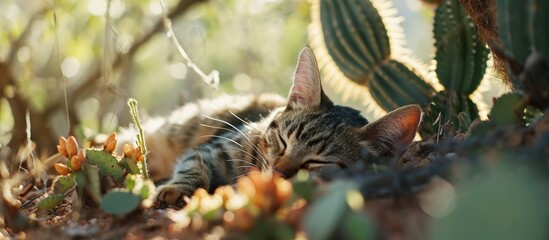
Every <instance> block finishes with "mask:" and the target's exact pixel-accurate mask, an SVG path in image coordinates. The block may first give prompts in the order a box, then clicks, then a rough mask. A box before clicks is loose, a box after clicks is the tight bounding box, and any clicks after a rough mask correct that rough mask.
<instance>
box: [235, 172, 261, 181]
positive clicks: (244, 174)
mask: <svg viewBox="0 0 549 240" xmlns="http://www.w3.org/2000/svg"><path fill="white" fill-rule="evenodd" d="M253 172H258V173H261V172H260V171H255V170H254V171H249V172H246V173H243V174H240V175H238V176H236V177H234V178H233V180H234V179H237V178H239V177H242V176H246V175H248V174H250V173H253Z"/></svg>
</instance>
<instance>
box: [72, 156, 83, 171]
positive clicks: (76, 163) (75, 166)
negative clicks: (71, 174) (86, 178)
mask: <svg viewBox="0 0 549 240" xmlns="http://www.w3.org/2000/svg"><path fill="white" fill-rule="evenodd" d="M81 167H82V160H81V159H80V158H79V157H78V155H74V156H72V158H71V168H72V170H73V171H78V170H80V168H81Z"/></svg>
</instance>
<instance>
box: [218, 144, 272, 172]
mask: <svg viewBox="0 0 549 240" xmlns="http://www.w3.org/2000/svg"><path fill="white" fill-rule="evenodd" d="M234 150H238V151H240V152H242V153H244V154H246V155H248V156H250V157H251V158H252V159H253V160H256V161H258V162H260V163H263V162H262V161H261V159H258V158H257V157H256V156H254V155H253V154H251V153H249V152H247V151H244V150H242V149H239V148H234ZM224 152H226V151H224ZM254 165H255V164H254ZM255 166H256V167H257V168H260V167H258V166H257V165H255Z"/></svg>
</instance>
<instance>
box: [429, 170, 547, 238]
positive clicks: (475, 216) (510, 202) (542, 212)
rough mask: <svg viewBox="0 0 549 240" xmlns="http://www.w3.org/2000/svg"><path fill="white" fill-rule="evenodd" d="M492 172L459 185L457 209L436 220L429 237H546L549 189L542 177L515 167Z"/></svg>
mask: <svg viewBox="0 0 549 240" xmlns="http://www.w3.org/2000/svg"><path fill="white" fill-rule="evenodd" d="M523 170H524V169H523ZM490 173H491V174H490V175H489V176H483V177H481V176H479V177H475V178H472V179H470V180H469V181H467V182H466V183H464V185H463V186H461V187H460V188H459V189H461V191H459V192H458V196H457V203H456V206H455V209H454V210H453V211H452V212H450V213H449V215H447V216H445V217H444V218H442V219H437V221H434V222H433V223H434V226H433V227H432V228H431V229H432V232H431V237H430V238H429V239H447V240H458V239H460V240H461V239H499V240H512V239H547V231H546V230H547V226H548V225H547V224H549V222H548V221H547V220H548V219H547V216H548V215H547V208H546V206H547V204H546V202H547V201H546V200H545V199H546V194H544V193H546V190H545V189H546V188H545V187H544V186H543V185H541V183H542V181H540V180H541V179H534V177H533V176H532V175H528V174H525V172H524V171H522V172H521V171H517V169H516V166H510V167H507V168H505V169H502V168H501V167H500V168H495V169H492V170H491V172H490ZM543 182H544V181H543ZM544 195H545V196H544Z"/></svg>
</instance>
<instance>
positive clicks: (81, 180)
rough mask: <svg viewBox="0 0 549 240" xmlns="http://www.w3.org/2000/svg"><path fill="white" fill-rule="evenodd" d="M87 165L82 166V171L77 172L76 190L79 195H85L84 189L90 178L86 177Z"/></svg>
mask: <svg viewBox="0 0 549 240" xmlns="http://www.w3.org/2000/svg"><path fill="white" fill-rule="evenodd" d="M85 168H86V166H82V171H78V172H76V173H75V181H76V190H77V191H78V195H79V196H84V189H85V187H86V183H87V182H88V180H87V179H86V170H85Z"/></svg>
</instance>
